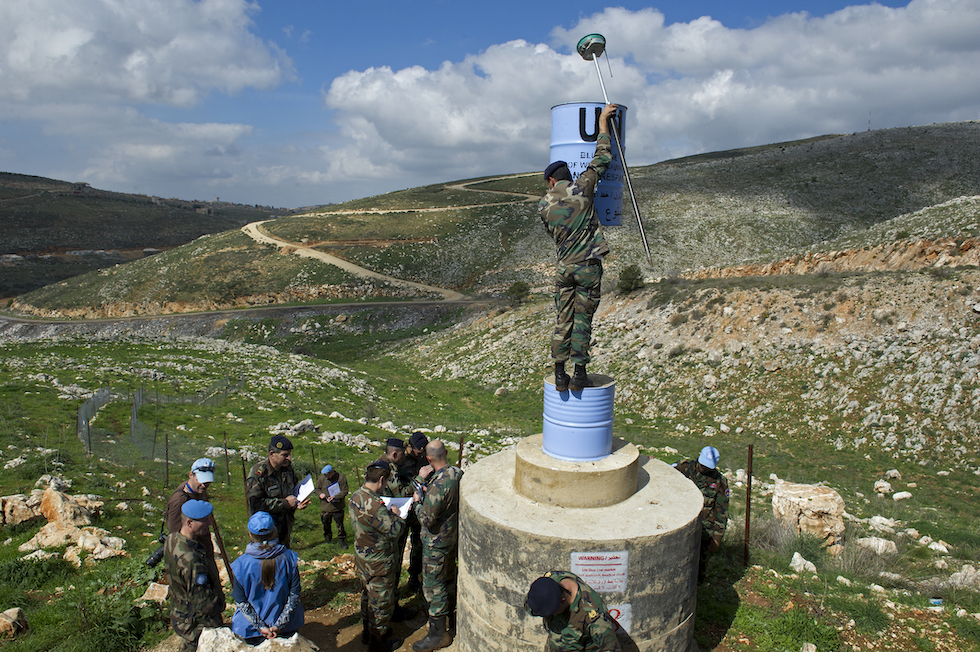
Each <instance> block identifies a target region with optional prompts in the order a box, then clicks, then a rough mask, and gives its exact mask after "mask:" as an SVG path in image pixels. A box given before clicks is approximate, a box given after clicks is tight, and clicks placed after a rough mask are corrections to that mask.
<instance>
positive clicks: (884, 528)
mask: <svg viewBox="0 0 980 652" xmlns="http://www.w3.org/2000/svg"><path fill="white" fill-rule="evenodd" d="M868 525H870V526H871V529H873V530H877V531H878V532H884V533H886V534H895V525H896V523H895V519H893V518H885V517H884V516H872V517H871V519H870V520H869V521H868Z"/></svg>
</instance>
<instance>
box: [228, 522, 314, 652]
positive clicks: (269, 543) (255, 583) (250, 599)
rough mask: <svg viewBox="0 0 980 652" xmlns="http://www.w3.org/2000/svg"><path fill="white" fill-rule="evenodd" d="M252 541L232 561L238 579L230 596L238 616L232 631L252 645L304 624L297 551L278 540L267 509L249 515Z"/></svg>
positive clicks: (286, 633)
mask: <svg viewBox="0 0 980 652" xmlns="http://www.w3.org/2000/svg"><path fill="white" fill-rule="evenodd" d="M248 532H249V539H250V540H251V541H250V542H249V544H248V545H247V546H246V547H245V554H243V555H242V556H241V557H239V558H238V559H236V560H235V561H234V562H232V564H231V570H232V573H233V574H234V576H235V582H234V584H233V586H232V591H231V596H232V599H233V600H234V601H235V606H236V609H235V616H234V617H233V618H232V620H231V631H233V632H234V633H235V634H237V635H238V636H240V637H242V638H243V639H245V641H246V642H248V643H250V644H252V645H258V644H259V643H261V642H262V641H264V640H266V639H270V638H276V637H279V636H283V637H285V636H291V635H292V634H294V633H295V632H296V631H297V630H298V629H299V628H300V627H302V626H303V623H304V622H305V618H304V615H303V605H302V604H300V601H299V588H300V581H299V566H298V565H297V561H298V559H299V558H298V556H297V555H296V553H295V552H293V551H292V550H290V549H289V548H286V547H285V546H284V545H282V544H280V543H279V539H278V538H277V537H278V533H277V532H276V526H275V524H274V523H273V520H272V516H271V515H270V514H269V513H268V512H255V513H254V514H252V516H251V517H250V518H249V519H248Z"/></svg>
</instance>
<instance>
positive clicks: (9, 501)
mask: <svg viewBox="0 0 980 652" xmlns="http://www.w3.org/2000/svg"><path fill="white" fill-rule="evenodd" d="M0 505H2V514H3V524H4V525H17V524H18V523H23V522H24V521H30V520H32V519H35V518H38V517H40V516H41V515H40V514H39V513H38V512H37V511H35V510H34V509H31V507H30V506H29V505H28V498H27V496H26V495H25V494H14V495H13V496H3V497H2V498H0Z"/></svg>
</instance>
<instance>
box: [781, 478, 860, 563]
mask: <svg viewBox="0 0 980 652" xmlns="http://www.w3.org/2000/svg"><path fill="white" fill-rule="evenodd" d="M772 513H773V515H774V516H775V517H776V519H777V520H779V521H781V522H782V523H783V524H784V525H786V526H787V527H789V528H791V529H792V530H793V531H794V532H798V533H801V534H812V535H813V536H816V537H818V538H820V539H822V540H823V541H824V545H825V546H826V547H827V548H828V549H829V551H830V553H831V554H840V552H841V544H842V542H843V536H844V499H843V498H841V496H840V494H839V493H837V492H836V491H834V490H833V489H831V488H830V487H822V486H819V485H811V484H796V483H792V482H786V481H785V480H780V479H778V478H777V479H776V482H775V486H774V487H773V493H772Z"/></svg>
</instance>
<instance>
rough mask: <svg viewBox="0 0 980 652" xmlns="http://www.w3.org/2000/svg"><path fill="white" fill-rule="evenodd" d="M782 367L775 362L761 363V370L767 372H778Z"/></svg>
mask: <svg viewBox="0 0 980 652" xmlns="http://www.w3.org/2000/svg"><path fill="white" fill-rule="evenodd" d="M782 367H783V365H782V364H780V363H779V361H777V360H766V361H765V362H763V363H762V368H763V369H765V370H766V371H768V372H770V373H771V372H773V371H779V370H780V369H782Z"/></svg>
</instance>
